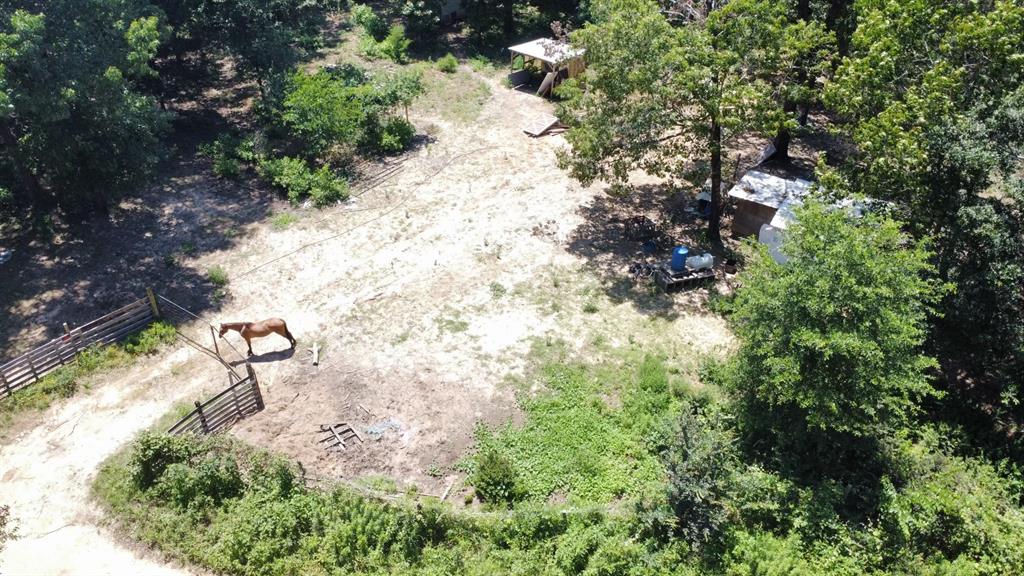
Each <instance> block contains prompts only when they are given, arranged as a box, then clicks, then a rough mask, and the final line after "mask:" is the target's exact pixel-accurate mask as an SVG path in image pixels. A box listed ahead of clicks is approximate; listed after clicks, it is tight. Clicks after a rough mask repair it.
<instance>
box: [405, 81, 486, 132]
mask: <svg viewBox="0 0 1024 576" xmlns="http://www.w3.org/2000/svg"><path fill="white" fill-rule="evenodd" d="M451 94H459V97H458V98H452V97H451V96H450V95H451ZM490 97H491V89H490V87H488V86H487V84H486V83H485V82H484V81H482V80H480V79H479V78H476V77H475V76H473V75H472V74H470V73H469V72H466V71H464V70H457V71H455V72H454V73H452V74H445V73H434V74H426V75H424V78H423V95H422V96H421V97H419V98H418V99H417V100H416V104H415V105H416V108H417V109H419V110H421V111H423V112H426V113H429V114H438V115H440V116H441V117H442V118H444V119H445V120H447V121H449V122H454V123H457V124H470V123H471V122H473V121H474V120H476V119H477V117H478V116H480V112H481V111H483V108H484V104H486V103H487V100H488V99H489V98H490Z"/></svg>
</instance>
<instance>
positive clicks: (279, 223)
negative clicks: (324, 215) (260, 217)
mask: <svg viewBox="0 0 1024 576" xmlns="http://www.w3.org/2000/svg"><path fill="white" fill-rule="evenodd" d="M298 221H299V217H298V216H296V215H295V214H292V213H291V212H282V213H280V214H278V215H276V216H274V217H273V218H271V219H270V225H271V226H273V227H274V230H286V229H287V228H288V227H289V226H291V225H292V224H295V223H296V222H298Z"/></svg>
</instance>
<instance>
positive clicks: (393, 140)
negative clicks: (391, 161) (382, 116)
mask: <svg viewBox="0 0 1024 576" xmlns="http://www.w3.org/2000/svg"><path fill="white" fill-rule="evenodd" d="M415 135H416V128H414V127H413V125H412V124H410V123H409V122H408V121H406V120H405V119H404V118H398V117H394V118H389V119H388V120H387V121H386V122H385V123H384V125H383V126H381V128H380V137H379V138H378V140H377V146H376V147H377V150H379V151H381V152H383V153H385V154H397V153H399V152H401V151H403V150H405V149H406V148H408V147H409V144H411V143H412V139H413V137H414V136H415Z"/></svg>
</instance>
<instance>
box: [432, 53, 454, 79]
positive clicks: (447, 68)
mask: <svg viewBox="0 0 1024 576" xmlns="http://www.w3.org/2000/svg"><path fill="white" fill-rule="evenodd" d="M437 69H438V70H440V71H441V72H444V73H446V74H451V73H453V72H455V71H456V70H458V69H459V60H458V59H457V58H456V57H455V56H453V55H452V53H451V52H449V53H448V54H445V55H444V56H442V57H441V58H438V60H437Z"/></svg>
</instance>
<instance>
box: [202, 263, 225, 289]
mask: <svg viewBox="0 0 1024 576" xmlns="http://www.w3.org/2000/svg"><path fill="white" fill-rule="evenodd" d="M206 277H207V278H209V280H210V282H212V283H213V285H214V286H217V287H219V288H223V287H224V286H227V285H228V273H227V272H225V271H224V269H223V268H221V267H220V266H214V267H212V268H210V269H209V270H207V271H206Z"/></svg>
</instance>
